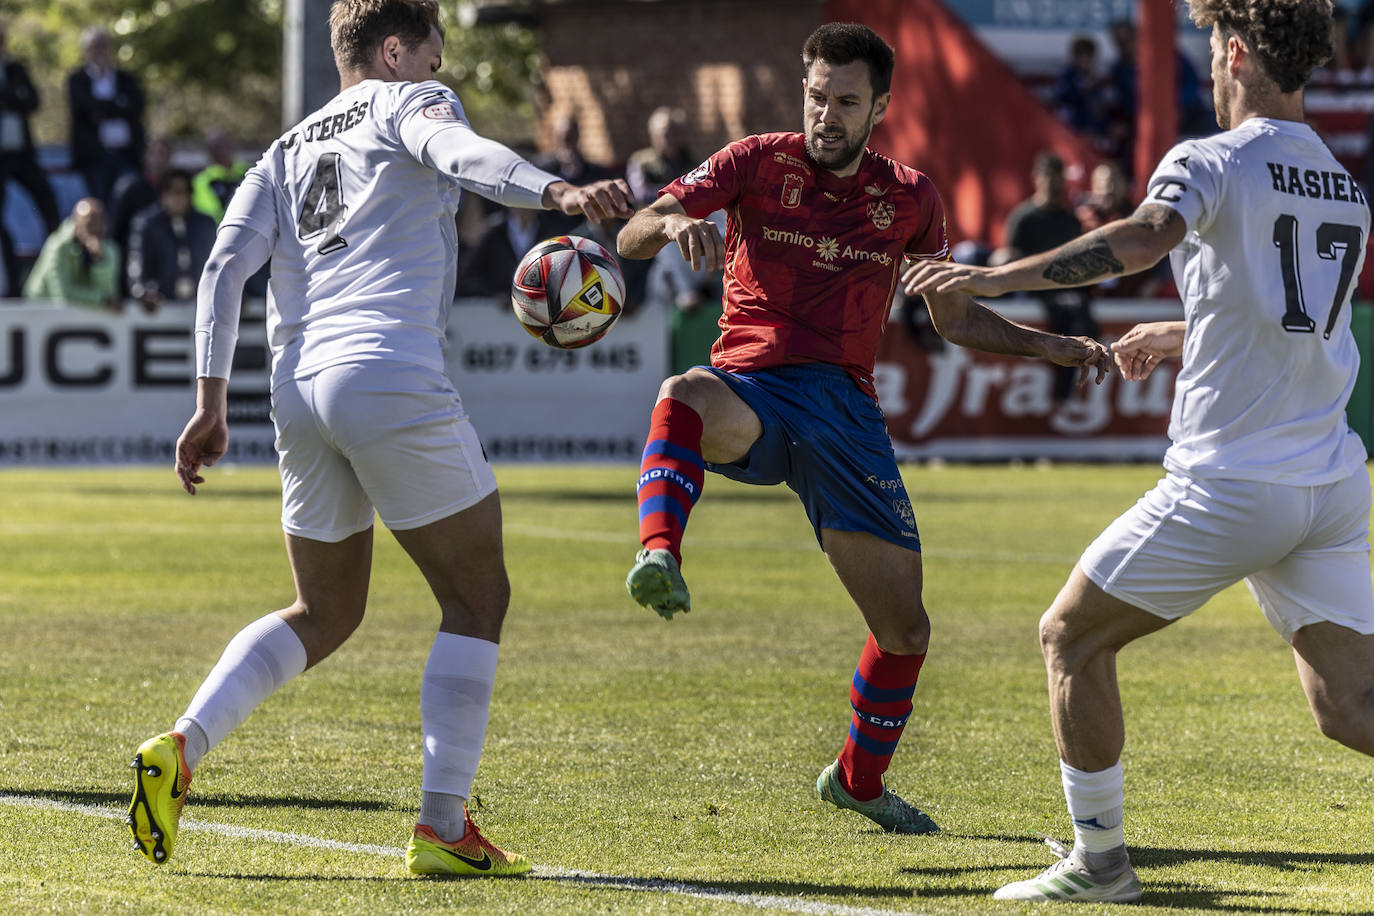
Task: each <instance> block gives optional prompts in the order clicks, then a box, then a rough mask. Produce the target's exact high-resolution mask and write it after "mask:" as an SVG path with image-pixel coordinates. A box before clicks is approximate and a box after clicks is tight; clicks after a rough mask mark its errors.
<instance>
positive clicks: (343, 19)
mask: <svg viewBox="0 0 1374 916" xmlns="http://www.w3.org/2000/svg"><path fill="white" fill-rule="evenodd" d="M431 29H439V32H440V34H443V28H442V26H440V25H439V4H438V3H437V2H436V0H334V4H333V5H332V6H331V7H330V9H329V44H330V47H331V48H333V50H334V61H335V63H336V64H337V65H338V67H339V69H340V70H345V69H356V68H360V67H365V66H367V62H368V58H369V57H370V56H371V54H372V52H373V51H374V50H376V48H377V46H378V45H380V44H381V43H382V41H383V39H385V38H386V37H387V36H388V35H396V36H397V37H399V38H400V39H401V43H402V44H403V45H405V47H406V48H407V49H408V50H414V49H415V48H417V47H419V46H420V45H422V44H424V42H425V40H426V39H428V38H429V35H430V30H431Z"/></svg>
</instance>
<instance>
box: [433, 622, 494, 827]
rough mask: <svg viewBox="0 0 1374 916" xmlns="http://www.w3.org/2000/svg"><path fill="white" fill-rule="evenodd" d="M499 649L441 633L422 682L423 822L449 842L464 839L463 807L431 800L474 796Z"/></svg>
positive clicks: (490, 643) (438, 635)
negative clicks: (473, 791)
mask: <svg viewBox="0 0 1374 916" xmlns="http://www.w3.org/2000/svg"><path fill="white" fill-rule="evenodd" d="M497 650H498V646H497V645H496V643H494V642H490V641H489V640H485V639H475V638H473V637H471V636H458V635H456V634H453V633H437V634H435V636H434V646H433V648H432V649H430V653H429V661H428V662H427V663H426V664H425V674H424V679H423V680H422V681H421V682H420V726H421V729H422V730H423V732H424V771H423V776H422V778H421V781H420V790H421V795H420V805H421V808H420V823H422V824H425V825H426V826H428V827H430V828H432V829H433V830H434V832H435V833H437V834H438V835H439V836H440V838H442V839H445V840H449V841H453V840H456V839H458V838H460V837H461V836H462V835H463V830H464V824H463V815H462V805H461V804H459V805H457V806H454V805H452V804H451V800H446V799H442V798H431V799H430V803H429V804H428V805H427V804H426V803H425V801H426V796H428V795H431V794H433V795H436V796H443V795H447V796H456V797H457V798H458V799H459V800H460V801H461V800H463V799H467V798H471V797H472V782H473V780H474V779H476V778H477V763H478V761H480V760H481V759H482V741H483V740H484V739H485V738H486V734H487V718H488V716H489V715H490V712H491V691H492V687H493V686H494V685H495V683H496V656H497ZM455 812H456V813H455ZM440 821H447V823H439V822H440Z"/></svg>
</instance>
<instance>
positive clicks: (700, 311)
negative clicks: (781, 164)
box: [0, 0, 1374, 396]
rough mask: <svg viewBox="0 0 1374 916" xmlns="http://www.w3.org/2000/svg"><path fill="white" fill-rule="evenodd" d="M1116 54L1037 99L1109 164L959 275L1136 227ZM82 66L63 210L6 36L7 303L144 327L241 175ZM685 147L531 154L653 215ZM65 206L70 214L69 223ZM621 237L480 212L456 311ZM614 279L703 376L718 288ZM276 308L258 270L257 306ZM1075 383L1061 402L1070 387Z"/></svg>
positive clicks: (1128, 119)
mask: <svg viewBox="0 0 1374 916" xmlns="http://www.w3.org/2000/svg"><path fill="white" fill-rule="evenodd" d="M1333 29H1334V37H1335V46H1336V55H1335V57H1334V58H1333V60H1332V61H1331V63H1330V64H1329V65H1328V66H1327V67H1326V68H1325V69H1324V70H1323V71H1322V72H1320V73H1319V74H1318V77H1317V81H1318V84H1321V83H1322V82H1323V81H1324V82H1326V83H1327V84H1350V83H1357V84H1374V0H1364V2H1363V3H1362V4H1361V5H1360V6H1358V7H1352V8H1347V7H1343V6H1340V5H1337V7H1336V16H1335V18H1334V20H1333ZM1105 37H1106V42H1105V46H1099V39H1098V37H1097V36H1094V35H1092V34H1082V35H1077V36H1074V37H1073V38H1072V39H1071V40H1070V42H1069V44H1068V47H1067V48H1066V52H1065V58H1064V62H1063V65H1062V67H1060V69H1059V70H1058V72H1057V73H1056V74H1055V75H1054V77H1053V79H1052V81H1047V82H1046V84H1045V85H1044V86H1042V87H1041V93H1040V95H1041V97H1042V98H1043V99H1044V101H1045V103H1046V105H1047V106H1048V107H1049V108H1050V110H1051V111H1052V112H1053V113H1054V114H1055V116H1056V117H1057V118H1059V119H1060V120H1061V121H1062V122H1063V123H1064V124H1065V125H1067V126H1068V127H1070V128H1071V129H1073V130H1074V131H1076V132H1077V133H1078V134H1079V135H1080V136H1082V137H1083V138H1084V139H1085V140H1086V141H1087V142H1088V143H1089V144H1090V145H1091V146H1092V147H1093V149H1094V150H1096V151H1097V153H1098V154H1099V155H1100V157H1101V159H1102V164H1101V165H1099V166H1097V167H1096V168H1095V169H1094V170H1093V171H1092V172H1091V174H1090V175H1085V176H1070V175H1067V174H1066V171H1067V170H1066V166H1065V163H1064V162H1063V161H1062V160H1060V159H1059V158H1058V157H1057V156H1056V155H1054V154H1053V153H1050V152H1045V153H1042V154H1040V155H1039V156H1037V157H1036V159H1035V163H1034V166H1033V168H1032V170H1031V174H1030V176H1028V177H1029V187H1031V188H1032V189H1033V190H1032V192H1031V194H1030V196H1029V197H1028V198H1027V199H1026V200H1025V201H1024V202H1023V203H1022V204H1021V205H1020V206H1018V207H1016V208H1015V209H1014V210H1013V211H1012V212H1011V213H1009V214H1008V215H1007V218H1006V223H1005V226H1004V232H1003V236H1004V242H1003V244H1002V245H1000V246H995V247H994V246H992V245H990V244H987V243H984V242H980V241H977V240H968V241H964V242H962V243H960V244H959V245H956V246H955V249H954V257H955V259H956V260H961V261H968V262H972V263H980V264H988V263H994V264H995V263H1000V262H1005V261H1007V260H1011V259H1015V258H1018V257H1022V256H1025V255H1030V254H1035V253H1038V252H1040V251H1044V250H1047V249H1049V248H1051V247H1054V246H1055V245H1058V244H1060V243H1061V242H1063V241H1066V240H1068V239H1070V238H1073V237H1076V236H1077V235H1078V234H1080V233H1081V232H1083V231H1085V230H1089V229H1092V228H1094V227H1097V226H1101V225H1103V224H1104V223H1106V222H1109V221H1111V220H1113V219H1117V218H1120V217H1123V216H1126V215H1129V214H1130V212H1131V211H1132V210H1133V209H1134V204H1135V200H1134V190H1133V189H1134V184H1135V181H1136V180H1137V179H1138V178H1139V177H1140V176H1135V175H1133V174H1132V165H1133V155H1132V151H1133V146H1134V142H1135V123H1136V112H1137V98H1138V87H1137V85H1136V82H1137V79H1136V52H1135V49H1136V30H1135V26H1134V25H1133V23H1132V22H1130V21H1129V20H1124V19H1123V20H1119V21H1117V22H1114V23H1112V24H1111V26H1110V28H1109V29H1108V30H1107V33H1106V36H1105ZM81 49H82V54H83V58H84V59H83V63H82V65H81V66H79V67H77V68H76V69H74V70H72V71H71V72H70V73H69V74H67V77H66V103H67V107H68V113H69V128H70V130H69V138H68V145H67V150H66V152H67V163H68V165H69V170H65V171H63V172H62V177H63V179H64V182H65V183H64V184H63V185H62V186H61V189H62V191H63V193H62V194H61V195H55V194H54V190H53V181H52V179H53V177H54V175H53V169H51V168H49V169H45V168H43V167H42V166H41V165H40V162H39V159H38V156H37V152H36V149H35V145H34V142H33V138H32V135H31V133H30V130H29V119H30V116H31V115H32V114H33V113H34V112H35V111H36V110H37V109H38V107H39V105H40V104H41V101H42V100H41V99H40V98H39V94H38V92H37V90H36V89H35V87H34V84H33V82H32V81H31V79H30V77H29V74H28V71H27V70H26V68H25V66H24V64H23V63H22V62H21V61H18V60H16V59H14V58H13V57H11V56H10V55H9V54H8V53H7V51H6V48H5V28H4V24H3V23H2V22H0V212H3V209H4V203H5V195H6V192H7V191H8V192H9V193H15V192H18V193H20V194H21V195H23V198H26V203H27V204H28V205H29V207H28V210H27V212H28V213H30V214H32V216H33V218H32V220H31V224H32V225H35V226H36V225H38V224H39V223H40V222H41V226H42V231H43V233H44V235H45V238H46V240H45V241H44V242H42V244H41V249H40V250H37V251H36V252H35V251H33V250H31V249H33V248H34V247H36V246H34V245H33V244H32V243H30V245H29V246H27V248H25V246H19V245H16V242H15V239H14V238H13V237H12V235H11V231H10V227H8V226H7V225H6V221H5V220H4V219H0V294H3V295H5V296H8V297H11V298H17V297H23V298H27V299H50V300H54V301H61V302H67V303H75V304H81V305H87V306H91V307H96V308H106V309H111V310H119V309H122V308H124V307H125V304H126V303H131V304H133V305H134V306H135V307H141V308H142V309H144V310H146V311H148V312H153V311H155V310H156V309H158V308H159V306H160V305H162V304H163V303H164V302H167V301H178V302H189V301H192V300H193V299H194V297H195V289H196V284H197V282H198V278H199V275H200V272H201V268H202V267H203V266H204V263H205V261H206V259H207V257H208V255H209V251H210V247H211V245H212V243H213V240H214V235H215V229H216V226H217V225H218V222H219V220H220V219H221V218H222V217H223V215H224V210H225V206H226V204H227V203H228V201H229V198H230V197H231V196H232V194H233V193H234V189H235V188H236V187H237V185H238V183H239V182H240V181H241V180H242V178H243V176H244V173H245V172H246V171H247V169H248V167H249V164H248V161H247V160H246V159H245V158H243V157H240V156H239V155H238V154H237V151H236V142H235V138H234V137H233V136H232V135H231V134H229V133H227V132H226V131H223V130H211V131H209V132H208V133H207V134H206V135H205V136H204V137H202V138H201V144H200V146H199V148H194V149H193V148H189V147H187V146H184V145H183V146H181V147H180V148H179V149H176V150H174V149H173V146H172V145H171V144H170V143H169V142H168V140H167V139H166V138H164V137H157V136H153V137H149V136H147V134H146V132H145V106H146V99H145V96H144V91H143V88H142V85H141V82H140V80H139V78H138V76H137V75H136V74H133V73H130V72H127V71H125V70H123V69H120V68H119V67H117V66H116V65H115V60H116V54H115V51H116V48H115V45H114V41H113V39H112V37H111V35H110V33H109V32H108V31H107V30H105V29H103V28H98V27H96V28H90V29H88V30H86V32H85V33H83V35H82V36H81ZM1176 76H1177V80H1176V85H1177V93H1178V96H1177V111H1178V118H1179V122H1178V130H1179V134H1180V135H1181V136H1194V135H1205V134H1209V133H1211V132H1213V131H1214V130H1215V129H1216V128H1215V121H1214V118H1213V114H1212V110H1211V104H1210V103H1211V99H1210V90H1209V89H1208V86H1207V84H1208V80H1207V79H1206V78H1205V76H1206V75H1205V74H1203V75H1201V76H1200V75H1199V73H1198V69H1197V67H1196V66H1195V64H1194V62H1192V61H1190V60H1189V59H1188V57H1187V56H1186V55H1185V54H1183V53H1179V54H1178V62H1177V72H1176ZM1371 126H1374V119H1371ZM688 138H689V130H688V122H687V116H686V114H685V112H684V111H683V110H682V109H681V108H677V107H673V106H664V107H660V108H658V109H656V110H654V111H653V113H652V114H651V115H650V117H649V118H648V120H647V123H646V124H645V125H644V142H643V146H642V148H640V149H638V150H636V151H635V152H633V153H632V154H631V155H630V156H629V157H628V158H627V159H626V160H625V161H624V163H623V169H612V168H609V167H607V166H605V165H602V164H598V163H595V162H591V161H589V160H588V159H587V158H586V157H585V156H584V155H583V152H582V149H581V142H580V141H581V137H580V130H579V124H578V121H577V119H576V117H575V116H573V115H572V114H564V115H562V116H561V117H558V118H556V119H555V120H554V122H553V123H552V125H551V130H550V136H549V142H548V144H547V147H548V148H547V150H545V151H544V152H543V153H542V154H538V155H536V154H535V153H534V151H526V152H527V153H528V154H529V155H530V158H532V159H533V161H535V162H536V164H538V165H540V166H541V167H542V168H545V169H547V170H548V171H550V172H553V173H555V174H557V175H559V176H560V177H562V178H564V179H566V180H568V181H570V182H573V183H576V184H581V183H585V182H589V181H593V180H596V179H601V178H607V177H614V176H616V175H619V174H623V175H624V176H625V178H626V179H627V181H628V183H629V185H630V187H631V189H632V190H633V192H634V195H635V197H636V201H635V202H636V205H638V206H643V205H646V204H648V203H650V202H652V201H653V200H654V199H655V198H656V197H657V194H658V191H659V189H660V188H662V187H663V186H664V185H666V184H668V183H669V182H670V181H672V180H673V179H674V178H676V177H677V176H679V175H682V174H684V173H685V172H687V171H689V170H690V169H691V168H692V167H694V166H695V165H696V164H697V163H698V161H699V156H700V155H701V153H700V151H696V150H693V149H692V148H691V146H690V143H689V139H688ZM1369 148H1371V149H1374V143H1370V144H1369ZM918 165H919V164H918ZM188 166H189V167H188ZM1366 171H1367V172H1368V173H1374V169H1366ZM1071 177H1073V178H1076V179H1077V180H1076V181H1070V180H1069V179H1070V178H1071ZM1076 188H1077V190H1076ZM59 199H61V200H63V202H64V204H65V205H64V206H63V207H62V208H61V210H59V205H58V201H59ZM619 228H620V227H619V226H618V225H614V224H602V225H596V224H592V223H588V222H586V221H583V220H581V219H580V218H578V217H568V216H564V215H562V214H560V213H554V212H548V211H532V210H521V209H505V208H502V207H499V206H496V205H493V204H490V203H488V202H487V201H485V200H483V199H481V198H479V197H476V196H469V197H468V199H467V200H466V201H465V205H464V208H463V209H462V211H461V212H460V214H459V225H458V232H459V237H460V241H461V243H462V247H461V254H460V263H459V265H458V290H457V293H458V297H459V298H460V299H461V300H463V301H466V302H474V301H480V300H483V299H486V300H491V301H493V302H495V303H497V304H499V305H500V306H501V307H505V306H506V305H507V303H508V301H509V298H508V297H509V287H510V278H511V276H512V274H513V273H514V270H515V266H516V264H517V263H518V262H519V260H520V258H521V257H522V256H523V254H524V252H526V251H527V250H529V248H530V247H532V246H533V245H534V243H535V242H537V241H539V240H541V239H544V238H548V237H551V236H555V235H564V234H574V235H582V236H586V237H588V238H591V239H594V240H596V241H599V242H600V243H601V244H602V245H604V246H605V247H606V248H607V249H609V250H610V251H612V252H614V250H615V243H614V239H615V235H616V232H617V231H618V230H619ZM21 248H25V250H22V251H21V250H20V249H21ZM621 264H622V270H623V272H624V274H625V279H626V284H627V301H626V303H625V307H626V309H627V310H628V311H633V310H634V309H637V308H640V307H650V308H665V309H669V310H671V311H670V314H671V315H672V324H673V326H674V331H675V333H674V340H675V347H678V348H679V349H681V350H682V352H681V353H679V354H675V356H674V364H675V366H677V365H679V364H691V363H692V362H699V361H702V360H703V359H704V358H705V348H706V347H708V346H709V343H710V341H711V340H713V339H714V337H715V335H716V321H717V319H718V318H719V315H720V313H721V292H722V277H721V274H720V272H719V271H715V272H703V271H693V270H692V269H691V268H690V266H689V265H688V264H687V263H686V262H685V261H684V260H683V259H682V258H681V256H680V255H679V254H678V253H677V251H676V249H675V248H673V247H672V246H669V247H668V248H665V249H664V250H663V251H662V252H661V253H660V255H659V256H658V257H656V258H655V259H653V260H651V261H648V262H640V261H622V262H621ZM265 291H266V275H265V269H264V272H263V273H262V274H261V275H259V276H258V277H255V278H254V281H253V283H252V284H250V287H249V290H248V294H249V295H254V296H261V295H263V294H265ZM1171 293H1172V288H1171V281H1170V278H1169V275H1168V271H1167V267H1166V266H1164V265H1161V266H1160V267H1159V268H1157V269H1156V270H1154V271H1151V272H1147V273H1145V274H1142V275H1138V276H1135V277H1132V278H1129V280H1128V281H1127V280H1123V281H1118V282H1116V283H1105V284H1101V285H1100V286H1098V287H1095V288H1094V289H1093V290H1092V291H1091V292H1087V291H1078V290H1073V291H1068V292H1065V293H1059V294H1056V295H1055V296H1053V297H1046V298H1045V299H1044V301H1043V305H1044V309H1045V318H1046V322H1047V324H1048V325H1050V326H1051V327H1052V328H1053V329H1054V330H1056V331H1060V332H1062V333H1071V334H1088V335H1095V334H1096V333H1097V323H1096V322H1095V320H1094V319H1093V316H1092V302H1093V298H1095V297H1100V296H1129V297H1142V298H1143V297H1151V296H1167V295H1170V294H1171ZM894 308H895V313H896V315H898V316H899V318H900V319H901V320H902V322H903V323H904V324H905V326H906V327H907V329H908V330H909V331H910V332H911V334H913V335H914V337H915V339H916V340H917V341H918V342H919V343H920V344H921V345H922V346H923V347H926V348H928V349H939V348H940V347H941V346H942V341H941V340H940V338H939V336H938V335H937V334H935V333H934V330H933V329H932V328H931V327H930V324H929V318H928V315H927V314H926V311H925V309H924V308H923V307H922V306H921V304H920V303H919V302H907V301H905V300H904V298H903V297H902V296H901V295H900V294H899V295H898V297H897V301H896V303H895V305H894ZM1064 381H1065V396H1067V390H1068V388H1067V384H1068V378H1067V376H1066V378H1065V380H1064Z"/></svg>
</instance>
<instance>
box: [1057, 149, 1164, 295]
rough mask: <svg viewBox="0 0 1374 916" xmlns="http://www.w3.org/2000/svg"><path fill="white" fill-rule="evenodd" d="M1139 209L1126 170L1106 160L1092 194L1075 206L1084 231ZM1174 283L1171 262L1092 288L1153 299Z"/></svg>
mask: <svg viewBox="0 0 1374 916" xmlns="http://www.w3.org/2000/svg"><path fill="white" fill-rule="evenodd" d="M1134 212H1135V204H1134V202H1133V201H1132V199H1131V184H1130V181H1129V179H1127V178H1126V173H1125V172H1124V171H1123V170H1122V168H1121V166H1120V165H1118V164H1117V163H1115V162H1103V163H1102V164H1100V165H1099V166H1098V167H1097V168H1095V169H1093V173H1092V178H1091V183H1090V185H1089V190H1088V193H1087V194H1086V195H1085V196H1084V197H1083V198H1082V199H1081V200H1080V201H1079V202H1078V206H1077V207H1075V208H1074V215H1075V216H1077V217H1078V222H1079V224H1080V225H1081V226H1082V227H1083V231H1084V232H1091V231H1092V230H1094V229H1100V228H1102V227H1103V226H1105V225H1107V224H1108V223H1110V222H1112V221H1114V220H1118V219H1125V218H1126V217H1128V216H1130V215H1131V214H1132V213H1134ZM1170 282H1172V281H1171V280H1170V279H1169V274H1168V262H1167V261H1161V262H1160V263H1159V264H1156V265H1155V266H1154V267H1151V268H1149V269H1147V270H1143V271H1141V272H1140V273H1135V274H1131V275H1130V276H1126V277H1110V278H1108V279H1106V280H1103V281H1102V282H1101V283H1098V284H1097V285H1096V286H1095V287H1093V288H1092V294H1093V295H1097V296H1136V297H1142V298H1149V297H1152V296H1158V295H1161V294H1162V292H1163V290H1164V289H1165V288H1166V287H1167V286H1168V285H1169V284H1170Z"/></svg>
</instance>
